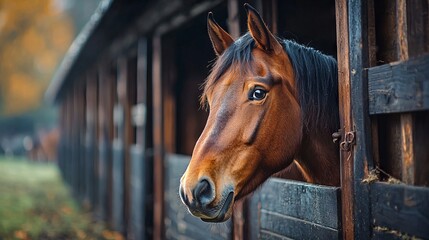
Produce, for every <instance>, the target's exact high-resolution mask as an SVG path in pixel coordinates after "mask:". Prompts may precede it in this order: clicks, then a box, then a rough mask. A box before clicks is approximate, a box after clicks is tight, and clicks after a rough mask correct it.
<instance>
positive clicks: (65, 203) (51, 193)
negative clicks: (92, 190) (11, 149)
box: [0, 156, 122, 240]
mask: <svg viewBox="0 0 429 240" xmlns="http://www.w3.org/2000/svg"><path fill="white" fill-rule="evenodd" d="M7 239H115V240H118V239H122V237H121V236H120V235H119V234H117V233H114V232H111V231H107V230H106V229H104V227H103V225H102V224H100V223H95V222H94V221H92V219H91V216H90V213H89V212H85V211H83V210H82V209H81V208H79V206H78V205H77V204H76V202H75V201H74V200H73V199H72V198H71V196H70V193H69V191H68V189H67V188H66V187H65V185H64V184H63V182H62V181H61V177H60V176H59V172H58V169H57V167H56V165H54V164H46V163H32V162H28V161H26V160H25V159H19V158H5V157H1V156H0V240H7Z"/></svg>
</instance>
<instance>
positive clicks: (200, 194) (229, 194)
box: [179, 178, 234, 222]
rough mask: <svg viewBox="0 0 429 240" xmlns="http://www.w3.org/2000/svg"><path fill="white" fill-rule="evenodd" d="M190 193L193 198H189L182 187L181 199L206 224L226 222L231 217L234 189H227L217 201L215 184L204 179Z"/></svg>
mask: <svg viewBox="0 0 429 240" xmlns="http://www.w3.org/2000/svg"><path fill="white" fill-rule="evenodd" d="M190 192H191V194H192V196H188V195H187V194H186V191H185V189H184V188H183V186H182V185H181V186H180V189H179V195H180V198H181V200H182V202H183V203H184V204H185V205H186V206H187V207H188V210H189V212H190V213H191V214H192V215H194V216H195V217H199V218H201V220H203V221H205V222H224V221H226V220H228V219H229V218H230V217H231V212H232V211H231V208H232V205H233V202H234V191H233V188H232V187H227V188H225V189H224V190H223V191H222V194H220V198H219V200H218V201H216V189H215V187H214V184H213V183H212V182H211V181H210V180H209V179H206V178H203V179H201V180H200V181H199V182H198V183H197V184H196V186H195V187H194V188H193V189H192V191H190Z"/></svg>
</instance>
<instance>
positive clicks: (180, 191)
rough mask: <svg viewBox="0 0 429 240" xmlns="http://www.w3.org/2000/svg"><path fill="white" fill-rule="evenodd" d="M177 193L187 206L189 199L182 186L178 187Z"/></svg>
mask: <svg viewBox="0 0 429 240" xmlns="http://www.w3.org/2000/svg"><path fill="white" fill-rule="evenodd" d="M179 194H180V198H181V199H182V201H183V202H184V203H185V204H186V205H187V206H189V200H188V197H187V196H186V194H185V191H184V190H183V188H182V187H180V190H179Z"/></svg>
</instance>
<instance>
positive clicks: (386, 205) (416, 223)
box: [370, 183, 429, 238]
mask: <svg viewBox="0 0 429 240" xmlns="http://www.w3.org/2000/svg"><path fill="white" fill-rule="evenodd" d="M370 193H371V209H373V214H372V221H373V224H374V226H376V227H375V228H376V229H377V227H379V228H378V229H386V228H387V230H386V231H388V232H392V231H397V232H400V233H401V234H402V235H405V234H407V235H408V236H415V237H419V238H427V237H428V236H429V189H428V188H424V187H415V186H408V185H392V184H387V183H374V184H371V187H370Z"/></svg>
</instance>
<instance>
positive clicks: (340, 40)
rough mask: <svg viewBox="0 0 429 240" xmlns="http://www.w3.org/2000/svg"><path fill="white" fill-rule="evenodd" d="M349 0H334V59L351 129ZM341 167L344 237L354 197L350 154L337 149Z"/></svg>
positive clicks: (344, 126) (350, 226) (343, 122)
mask: <svg viewBox="0 0 429 240" xmlns="http://www.w3.org/2000/svg"><path fill="white" fill-rule="evenodd" d="M347 4H348V1H346V0H338V1H335V15H336V29H337V30H336V31H337V60H338V96H339V106H341V107H340V109H339V112H340V129H341V130H342V131H343V132H349V131H352V126H353V124H352V115H351V101H350V100H351V91H350V62H349V60H350V57H349V56H350V55H349V54H350V52H349V18H348V7H347V6H348V5H347ZM340 159H341V162H340V167H341V208H342V211H343V214H342V223H343V238H344V239H349V238H352V236H353V235H354V221H353V219H354V212H353V211H354V210H353V209H354V200H353V188H354V187H353V181H352V179H353V162H354V158H353V154H352V153H351V152H345V151H340Z"/></svg>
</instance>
